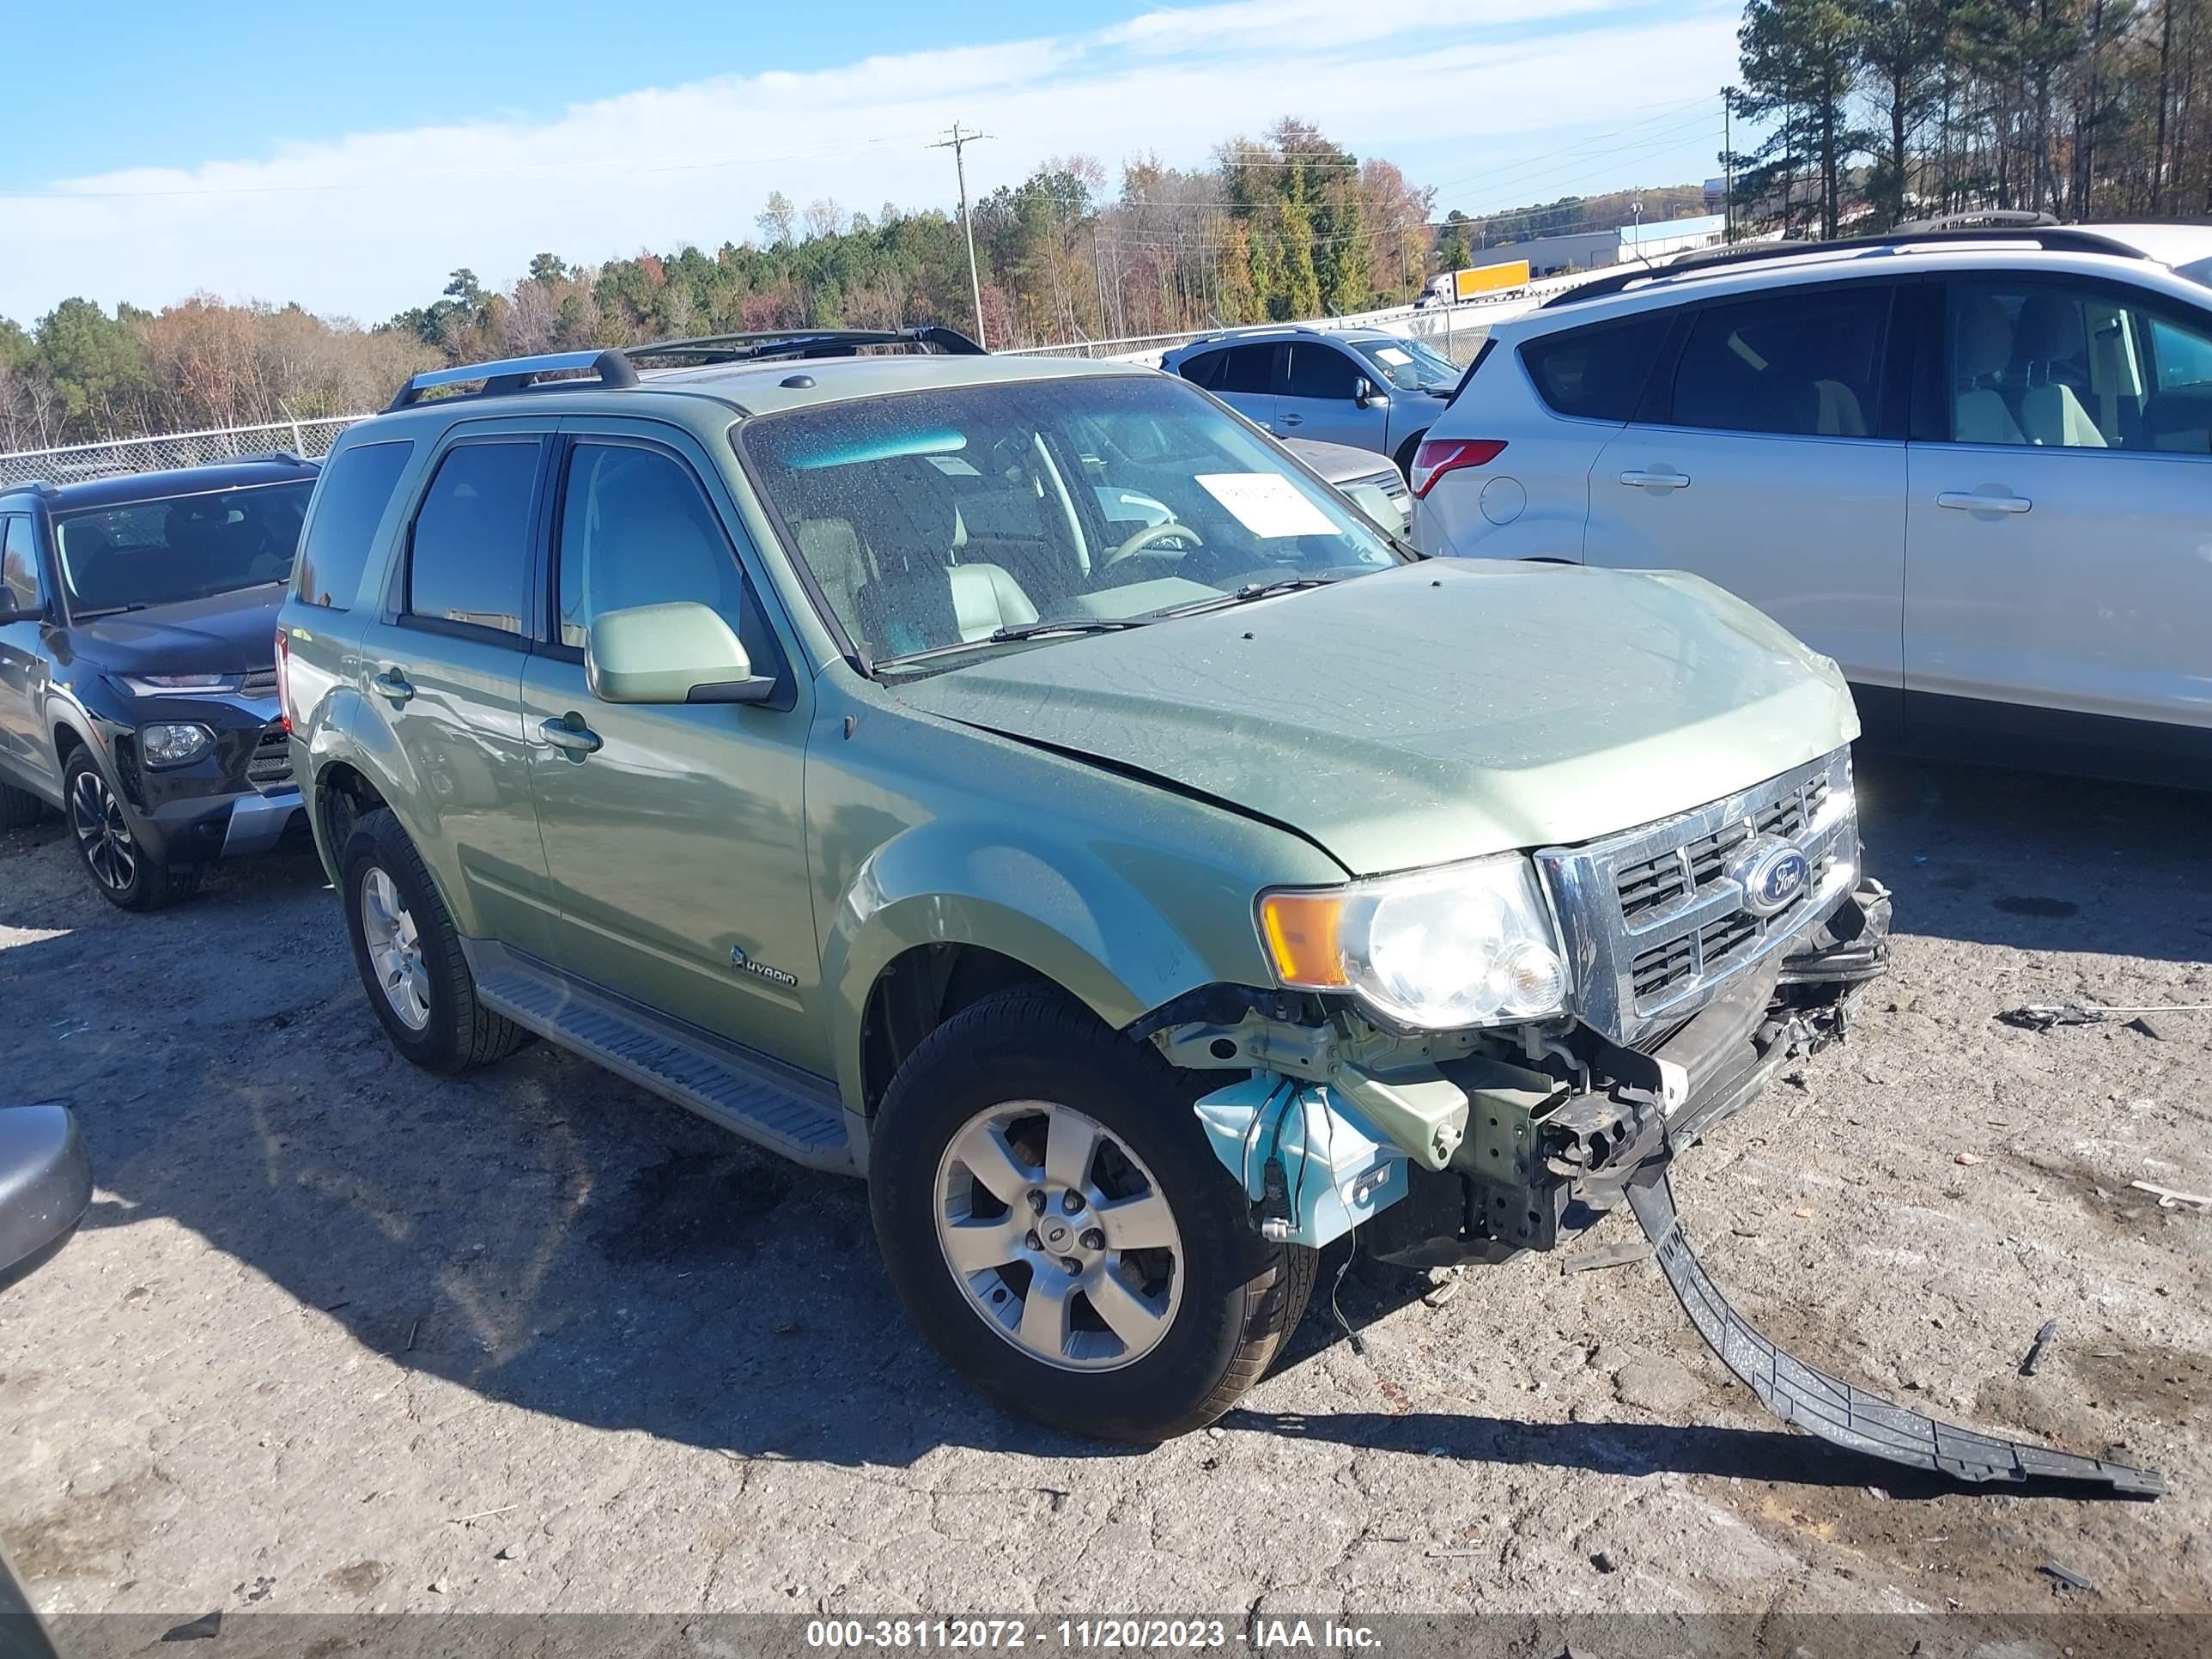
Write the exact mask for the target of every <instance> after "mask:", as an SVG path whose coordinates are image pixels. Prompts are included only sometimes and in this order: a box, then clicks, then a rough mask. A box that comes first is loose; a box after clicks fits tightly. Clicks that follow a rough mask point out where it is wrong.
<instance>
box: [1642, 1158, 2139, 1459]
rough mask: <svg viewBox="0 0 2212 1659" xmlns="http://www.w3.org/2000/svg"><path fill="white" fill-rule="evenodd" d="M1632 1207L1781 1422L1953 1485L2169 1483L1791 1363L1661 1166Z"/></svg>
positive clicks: (1705, 1325) (1703, 1319)
mask: <svg viewBox="0 0 2212 1659" xmlns="http://www.w3.org/2000/svg"><path fill="white" fill-rule="evenodd" d="M1628 1204H1629V1207H1630V1208H1631V1209H1632V1210H1634V1211H1635V1212H1636V1219H1637V1222H1638V1225H1640V1226H1641V1227H1642V1228H1643V1229H1644V1237H1646V1238H1648V1239H1650V1241H1651V1249H1652V1253H1653V1254H1654V1255H1656V1256H1657V1257H1658V1259H1659V1267H1660V1271H1662V1273H1665V1274H1666V1275H1667V1283H1668V1285H1671V1286H1672V1287H1673V1288H1674V1295H1675V1296H1676V1297H1677V1298H1678V1299H1679V1300H1680V1302H1681V1304H1682V1310H1683V1311H1684V1312H1686V1313H1687V1314H1688V1315H1689V1316H1690V1322H1691V1323H1692V1324H1693V1325H1695V1326H1696V1327H1697V1328H1698V1334H1699V1335H1700V1336H1702V1337H1704V1338H1705V1345H1706V1346H1708V1347H1710V1348H1711V1349H1712V1351H1713V1352H1715V1353H1716V1354H1717V1355H1719V1356H1720V1359H1721V1363H1722V1364H1724V1365H1726V1366H1727V1367H1728V1368H1729V1370H1731V1371H1733V1372H1735V1376H1736V1379H1737V1380H1738V1381H1739V1382H1741V1383H1744V1384H1746V1385H1747V1386H1748V1387H1749V1389H1751V1391H1752V1392H1753V1394H1755V1395H1758V1396H1759V1404H1760V1405H1762V1406H1764V1407H1766V1409H1767V1410H1769V1411H1771V1412H1772V1413H1774V1414H1775V1415H1776V1416H1777V1417H1778V1418H1780V1419H1782V1420H1783V1421H1784V1423H1788V1424H1790V1425H1793V1426H1794V1427H1796V1428H1801V1429H1804V1430H1806V1431H1808V1432H1810V1433H1813V1434H1816V1435H1818V1436H1820V1438H1821V1439H1823V1440H1827V1441H1832V1442H1833V1443H1835V1444H1837V1445H1838V1446H1844V1447H1848V1448H1849V1449H1851V1450H1853V1451H1859V1452H1864V1453H1866V1454H1867V1455H1869V1456H1872V1457H1881V1458H1886V1459H1887V1460H1888V1461H1889V1462H1893V1463H1903V1464H1905V1465H1906V1466H1908V1467H1909V1468H1916V1469H1928V1470H1931V1471H1934V1472H1936V1473H1937V1474H1948V1475H1949V1476H1951V1477H1952V1478H1953V1479H1954V1480H1971V1481H1984V1480H2012V1481H2021V1482H2027V1481H2040V1480H2072V1481H2085V1482H2093V1483H2095V1484H2098V1485H2101V1486H2110V1487H2111V1488H2112V1490H2113V1491H2114V1492H2126V1493H2130V1494H2133V1495H2136V1496H2141V1497H2150V1498H2155V1497H2156V1496H2158V1495H2159V1494H2160V1492H2164V1491H2165V1490H2166V1481H2165V1480H2164V1478H2163V1477H2162V1476H2160V1475H2159V1474H2156V1473H2155V1472H2154V1471H2152V1470H2149V1469H2138V1468H2131V1467H2130V1466H2129V1465H2127V1464H2125V1463H2111V1462H2106V1461H2105V1460H2104V1459H2102V1458H2097V1457H2077V1456H2075V1455H2074V1454H2073V1453H2071V1452H2062V1451H2051V1450H2047V1449H2045V1448H2044V1447H2041V1446H2031V1445H2027V1444H2024V1443H2021V1442H2019V1441H2015V1440H1998V1439H1995V1438H1993V1437H1990V1436H1989V1435H1985V1434H1977V1433H1975V1432H1974V1431H1972V1429H1962V1428H1960V1427H1958V1426H1957V1425H1954V1424H1950V1423H1938V1422H1936V1420H1935V1419H1933V1418H1929V1417H1923V1416H1921V1415H1920V1413H1917V1412H1909V1411H1906V1410H1905V1408H1904V1407H1901V1406H1898V1405H1895V1404H1893V1403H1892V1402H1891V1401H1887V1400H1885V1399H1883V1398H1882V1397H1881V1395H1874V1394H1869V1393H1867V1392H1866V1391H1865V1390H1864V1389H1855V1388H1853V1387H1852V1386H1851V1385H1850V1383H1846V1382H1844V1381H1843V1380H1842V1379H1841V1378H1840V1377H1834V1376H1829V1375H1828V1374H1827V1373H1826V1371H1819V1370H1814V1369H1813V1368H1812V1367H1811V1366H1810V1365H1808V1364H1804V1363H1803V1362H1802V1361H1801V1360H1797V1359H1793V1358H1790V1355H1788V1354H1787V1353H1784V1352H1783V1351H1782V1350H1781V1349H1780V1348H1778V1347H1777V1346H1774V1344H1773V1343H1771V1342H1770V1341H1768V1340H1766V1338H1765V1337H1764V1336H1761V1335H1760V1334H1759V1332H1758V1331H1756V1330H1755V1329H1753V1328H1752V1325H1751V1322H1749V1321H1748V1320H1747V1319H1746V1318H1744V1316H1742V1315H1741V1314H1740V1313H1738V1312H1737V1311H1736V1310H1735V1309H1734V1308H1732V1307H1730V1306H1729V1303H1728V1298H1727V1297H1723V1295H1722V1294H1721V1293H1720V1291H1719V1290H1718V1288H1717V1287H1716V1286H1715V1285H1714V1284H1713V1281H1712V1280H1711V1279H1708V1278H1707V1277H1706V1276H1705V1267H1704V1265H1703V1264H1702V1263H1700V1262H1699V1260H1698V1258H1697V1255H1696V1254H1695V1253H1694V1252H1693V1251H1692V1249H1690V1241H1689V1238H1688V1237H1687V1236H1686V1234H1685V1233H1684V1232H1683V1231H1682V1222H1681V1218H1680V1216H1678V1215H1677V1214H1675V1212H1674V1190H1673V1188H1671V1187H1670V1186H1669V1185H1668V1180H1667V1165H1666V1163H1665V1162H1664V1161H1663V1160H1661V1161H1659V1162H1657V1163H1656V1164H1652V1165H1649V1166H1647V1168H1646V1170H1644V1171H1639V1172H1638V1176H1636V1178H1635V1179H1634V1180H1633V1181H1632V1182H1631V1183H1630V1186H1629V1188H1628Z"/></svg>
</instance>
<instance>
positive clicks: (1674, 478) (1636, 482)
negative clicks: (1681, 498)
mask: <svg viewBox="0 0 2212 1659" xmlns="http://www.w3.org/2000/svg"><path fill="white" fill-rule="evenodd" d="M1620 481H1621V483H1625V484H1626V485H1628V486H1629V487H1630V488H1632V489H1688V488H1689V487H1690V475H1689V474H1688V473H1686V472H1646V471H1644V469H1643V468H1641V467H1632V468H1631V469H1630V470H1629V471H1626V472H1624V473H1622V474H1621V475H1620Z"/></svg>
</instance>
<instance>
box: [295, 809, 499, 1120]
mask: <svg viewBox="0 0 2212 1659" xmlns="http://www.w3.org/2000/svg"><path fill="white" fill-rule="evenodd" d="M339 868H340V871H341V872H342V875H343V891H344V895H345V912H346V936H347V938H348V939H350V940H351V941H352V944H353V959H354V966H355V967H356V968H357V969H360V971H361V981H362V986H363V987H364V988H366V989H367V991H368V1002H369V1006H371V1007H372V1008H374V1009H375V1010H376V1016H377V1018H379V1019H380V1020H381V1021H382V1022H383V1023H384V1030H385V1035H386V1036H389V1037H390V1038H391V1039H392V1047H393V1048H397V1049H398V1050H399V1052H400V1053H401V1054H404V1055H405V1056H406V1057H407V1059H409V1060H412V1061H413V1062H414V1063H415V1064H416V1065H417V1066H421V1067H422V1069H423V1070H424V1071H426V1072H433V1073H436V1074H437V1075H439V1076H441V1077H451V1076H453V1074H454V1073H458V1072H465V1071H467V1070H468V1069H469V1068H470V1067H471V1066H485V1065H489V1064H490V1063H491V1062H492V1061H493V1060H504V1059H505V1058H506V1057H507V1055H509V1054H513V1052H514V1051H515V1050H516V1049H517V1048H520V1047H521V1046H522V1044H523V1040H524V1037H525V1036H526V1033H525V1032H524V1030H523V1029H522V1028H521V1027H520V1025H517V1024H514V1022H513V1021H512V1020H510V1019H507V1018H504V1017H502V1016H501V1015H499V1014H495V1013H493V1012H491V1011H490V1010H489V1009H488V1008H486V1007H485V1006H483V1004H482V1003H481V1002H479V1001H477V987H476V981H475V979H474V978H473V977H471V975H470V973H469V963H468V958H467V957H465V956H464V955H463V954H462V953H461V935H460V930H459V928H457V927H454V926H453V917H452V916H450V915H447V911H446V906H445V903H444V902H443V901H442V900H441V899H440V898H439V896H438V890H437V888H436V886H435V884H433V883H432V882H431V880H430V872H429V868H428V866H426V865H425V864H424V863H423V862H422V854H420V853H418V852H416V850H415V843H414V842H411V841H410V840H408V839H407V832H406V831H405V830H404V829H401V828H400V827H399V820H398V818H396V817H393V816H392V812H391V811H390V810H389V809H388V808H381V807H380V808H379V809H378V810H377V811H374V812H369V813H367V814H365V815H364V816H362V817H361V818H360V819H359V820H358V821H356V823H355V825H354V829H353V833H352V834H351V835H350V836H348V837H347V838H346V844H345V851H344V854H343V858H342V860H341V861H340V866H339Z"/></svg>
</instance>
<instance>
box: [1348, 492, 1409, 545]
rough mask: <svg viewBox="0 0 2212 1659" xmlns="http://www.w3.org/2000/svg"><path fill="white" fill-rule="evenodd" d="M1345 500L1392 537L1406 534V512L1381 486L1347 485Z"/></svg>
mask: <svg viewBox="0 0 2212 1659" xmlns="http://www.w3.org/2000/svg"><path fill="white" fill-rule="evenodd" d="M1344 498H1345V499H1346V501H1350V502H1351V503H1352V505H1353V506H1354V507H1358V509H1359V510H1360V511H1361V512H1362V513H1365V514H1366V515H1367V516H1368V517H1369V518H1370V519H1372V520H1375V522H1376V524H1378V525H1381V526H1383V529H1385V530H1387V531H1389V532H1390V533H1391V534H1392V535H1394V536H1402V535H1404V534H1405V533H1406V510H1405V509H1404V508H1403V507H1400V506H1399V505H1398V503H1397V502H1396V501H1393V500H1391V498H1390V495H1389V491H1387V490H1385V489H1383V486H1382V485H1381V484H1371V483H1356V484H1346V486H1345V487H1344Z"/></svg>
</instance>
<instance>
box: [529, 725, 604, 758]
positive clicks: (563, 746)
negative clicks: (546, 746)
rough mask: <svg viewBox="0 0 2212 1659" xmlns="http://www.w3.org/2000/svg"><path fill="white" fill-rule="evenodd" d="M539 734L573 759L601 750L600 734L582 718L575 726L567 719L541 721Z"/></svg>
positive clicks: (594, 753)
mask: <svg viewBox="0 0 2212 1659" xmlns="http://www.w3.org/2000/svg"><path fill="white" fill-rule="evenodd" d="M538 736H539V737H541V738H544V739H545V741H546V742H548V743H550V744H552V745H553V747H555V748H556V749H557V750H560V751H561V752H562V754H564V755H566V756H567V757H568V758H569V759H570V760H572V761H581V760H582V759H583V758H584V757H585V756H586V755H596V754H598V753H599V733H598V732H594V731H592V728H591V727H590V726H586V725H585V724H584V723H583V722H582V721H581V720H577V722H576V723H575V724H574V725H573V726H572V725H570V724H569V723H568V720H544V721H541V722H540V723H539V725H538Z"/></svg>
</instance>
